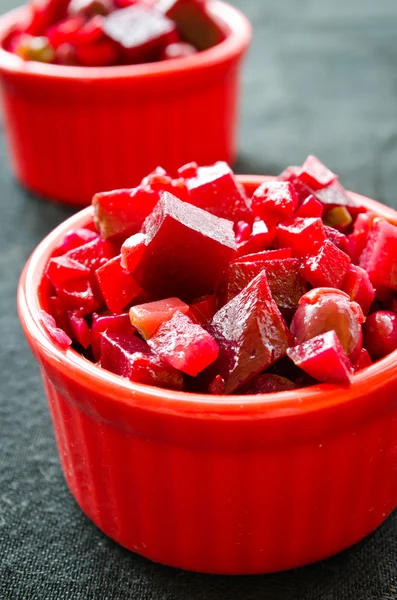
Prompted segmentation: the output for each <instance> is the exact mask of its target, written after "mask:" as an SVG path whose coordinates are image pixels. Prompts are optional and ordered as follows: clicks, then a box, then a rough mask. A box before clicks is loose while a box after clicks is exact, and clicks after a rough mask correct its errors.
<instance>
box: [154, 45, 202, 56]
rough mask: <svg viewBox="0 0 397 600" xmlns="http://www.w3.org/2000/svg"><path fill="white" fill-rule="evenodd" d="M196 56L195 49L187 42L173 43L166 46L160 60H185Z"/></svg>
mask: <svg viewBox="0 0 397 600" xmlns="http://www.w3.org/2000/svg"><path fill="white" fill-rule="evenodd" d="M193 54H197V48H195V46H193V45H192V44H188V43H187V42H174V43H173V44H168V46H166V47H165V48H164V50H163V51H162V53H161V57H160V58H161V60H170V59H172V58H185V57H186V56H193Z"/></svg>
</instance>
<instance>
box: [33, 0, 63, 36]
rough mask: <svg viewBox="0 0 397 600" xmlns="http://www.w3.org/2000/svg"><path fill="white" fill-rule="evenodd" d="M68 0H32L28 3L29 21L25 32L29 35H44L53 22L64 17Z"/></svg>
mask: <svg viewBox="0 0 397 600" xmlns="http://www.w3.org/2000/svg"><path fill="white" fill-rule="evenodd" d="M68 4H69V0H34V1H33V2H31V3H30V5H29V7H30V21H29V23H28V25H27V26H26V28H25V32H26V33H29V34H30V35H44V34H45V32H46V30H47V29H48V28H49V27H50V26H51V25H52V24H53V23H57V22H58V21H61V20H62V19H64V18H65V17H66V9H67V6H68Z"/></svg>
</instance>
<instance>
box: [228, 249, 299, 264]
mask: <svg viewBox="0 0 397 600" xmlns="http://www.w3.org/2000/svg"><path fill="white" fill-rule="evenodd" d="M279 258H280V259H281V258H291V248H279V249H278V250H264V251H263V252H255V254H244V256H238V257H237V258H235V259H234V261H233V262H234V263H236V262H261V261H266V260H274V259H279Z"/></svg>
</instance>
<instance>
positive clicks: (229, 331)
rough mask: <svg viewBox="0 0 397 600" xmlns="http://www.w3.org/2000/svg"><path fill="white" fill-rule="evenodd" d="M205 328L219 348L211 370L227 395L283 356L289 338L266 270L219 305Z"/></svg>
mask: <svg viewBox="0 0 397 600" xmlns="http://www.w3.org/2000/svg"><path fill="white" fill-rule="evenodd" d="M207 329H208V331H209V333H210V334H211V335H212V336H213V337H214V338H215V340H216V341H217V343H218V345H219V348H220V351H219V357H218V360H217V361H216V363H215V365H214V371H215V373H216V374H219V375H221V376H222V377H223V379H224V380H225V393H226V394H230V393H232V392H235V391H236V390H238V389H239V388H240V387H242V386H243V385H244V384H245V383H247V382H248V381H250V380H251V379H252V378H253V377H254V376H255V375H257V374H258V373H260V372H262V371H264V370H265V369H267V368H268V367H270V365H272V364H273V363H275V362H276V361H277V360H278V359H279V358H281V357H282V356H284V355H285V353H286V350H287V347H288V343H289V341H290V334H289V331H288V328H287V326H286V324H285V321H284V319H283V317H282V316H281V313H280V311H279V309H278V308H277V304H276V303H275V301H274V300H273V298H272V295H271V291H270V288H269V285H268V283H267V278H266V274H265V273H260V274H259V275H258V276H257V277H255V279H254V280H253V281H251V282H250V283H249V284H248V285H247V287H245V288H244V289H243V291H242V292H240V294H238V295H237V296H236V297H235V298H233V299H232V300H231V301H230V302H228V303H227V304H226V305H225V306H224V307H222V308H221V309H220V310H219V311H218V312H217V313H216V314H215V315H214V317H213V319H212V320H211V321H210V323H209V324H208V325H207ZM211 370H212V369H211Z"/></svg>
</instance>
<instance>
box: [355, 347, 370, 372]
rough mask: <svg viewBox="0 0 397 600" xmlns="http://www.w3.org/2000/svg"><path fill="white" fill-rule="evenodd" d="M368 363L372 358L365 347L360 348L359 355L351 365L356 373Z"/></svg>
mask: <svg viewBox="0 0 397 600" xmlns="http://www.w3.org/2000/svg"><path fill="white" fill-rule="evenodd" d="M370 365H372V359H371V357H370V355H369V352H368V350H366V349H365V348H361V351H360V355H359V357H358V359H357V360H356V362H355V363H354V365H353V368H354V372H355V373H357V372H358V371H361V370H362V369H365V368H366V367H369V366H370Z"/></svg>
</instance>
